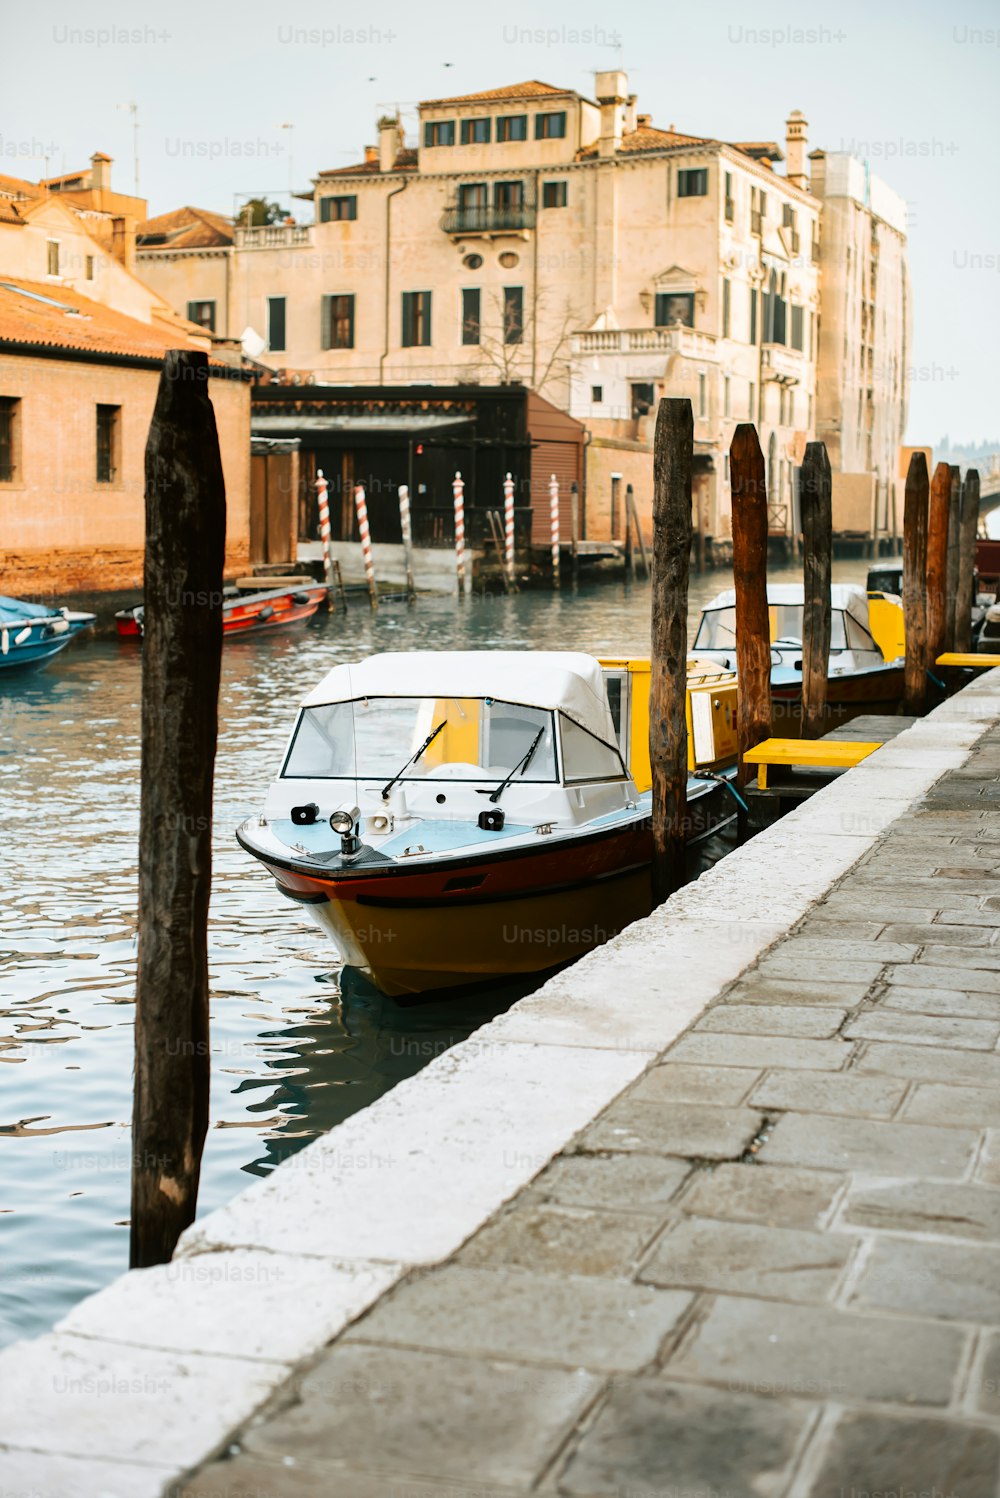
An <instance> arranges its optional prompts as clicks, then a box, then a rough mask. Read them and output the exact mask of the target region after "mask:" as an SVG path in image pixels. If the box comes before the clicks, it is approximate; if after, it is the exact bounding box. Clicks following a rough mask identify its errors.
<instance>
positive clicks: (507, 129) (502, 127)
mask: <svg viewBox="0 0 1000 1498" xmlns="http://www.w3.org/2000/svg"><path fill="white" fill-rule="evenodd" d="M527 139H528V116H527V115H526V114H501V115H498V117H497V140H498V141H505V140H527Z"/></svg>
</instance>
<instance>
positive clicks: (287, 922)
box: [0, 564, 860, 1342]
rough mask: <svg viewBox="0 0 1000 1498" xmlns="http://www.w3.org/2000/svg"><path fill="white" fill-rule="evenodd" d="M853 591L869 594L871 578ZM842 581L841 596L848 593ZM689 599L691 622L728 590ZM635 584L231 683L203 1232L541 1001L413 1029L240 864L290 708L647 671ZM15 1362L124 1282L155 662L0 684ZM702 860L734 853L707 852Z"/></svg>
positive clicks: (6, 1208) (6, 1309)
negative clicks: (460, 1048)
mask: <svg viewBox="0 0 1000 1498" xmlns="http://www.w3.org/2000/svg"><path fill="white" fill-rule="evenodd" d="M848 565H849V564H841V575H842V576H843V579H844V580H847V578H849V577H850V576H856V575H857V574H858V572H859V570H860V569H859V566H858V564H855V567H854V569H853V571H849V572H847V573H846V574H845V573H844V572H843V569H844V567H845V566H848ZM835 575H836V574H835ZM724 582H725V579H724V578H722V577H721V576H720V575H715V576H714V577H712V578H709V579H703V580H701V582H700V583H699V584H698V585H697V586H696V587H695V588H694V589H693V593H692V613H693V615H696V613H697V608H698V605H699V603H700V602H701V601H704V600H705V599H707V598H708V597H709V596H711V594H713V593H714V592H716V591H717V590H718V589H719V588H720V587H721V586H723V585H724ZM648 637H649V594H648V588H647V587H646V586H644V585H642V584H633V585H631V586H626V585H622V584H617V583H616V584H610V585H604V586H593V585H591V586H589V587H581V588H580V589H579V590H578V591H576V592H574V591H573V590H572V589H570V588H568V587H567V588H566V589H564V590H563V592H562V593H561V594H559V595H551V594H531V593H521V594H518V595H516V596H514V597H511V598H506V597H500V598H496V599H469V600H467V601H466V602H465V603H464V604H458V603H457V602H455V601H452V600H448V599H433V600H432V599H422V600H421V601H420V603H419V604H418V605H417V607H415V608H413V609H407V608H406V607H405V605H393V606H387V607H384V608H382V609H380V610H379V612H378V614H377V615H376V616H374V617H373V616H372V615H371V614H370V611H369V609H368V607H367V604H366V603H365V602H363V601H362V600H352V607H351V610H350V612H349V614H348V615H347V616H346V618H344V617H342V616H330V617H322V618H319V619H317V620H316V621H314V623H313V624H311V625H310V626H308V627H306V628H301V629H298V630H290V631H288V632H287V633H284V634H278V635H275V636H273V637H272V638H270V639H268V638H260V639H256V640H253V639H247V640H239V641H232V642H228V643H227V645H226V649H225V653H224V659H223V682H222V693H221V701H220V740H219V756H218V765H217V774H216V801H215V817H214V826H215V839H214V848H215V852H214V858H215V877H214V888H213V896H212V908H211V929H210V953H209V958H210V973H211V982H212V1020H211V1036H212V1040H211V1045H212V1100H211V1126H210V1130H209V1136H208V1141H207V1145H206V1150H205V1158H204V1165H203V1172H202V1187H201V1194H200V1201H199V1210H200V1211H201V1212H206V1211H209V1210H211V1209H212V1208H214V1207H216V1206H218V1205H220V1204H221V1203H222V1202H225V1201H226V1200H228V1199H229V1198H230V1197H231V1196H232V1195H233V1194H234V1193H235V1192H236V1191H238V1190H239V1189H240V1188H241V1186H242V1185H243V1184H246V1181H247V1178H248V1176H250V1177H252V1176H257V1175H262V1174H265V1173H266V1172H267V1171H269V1170H271V1169H272V1168H273V1167H274V1166H275V1165H276V1164H278V1163H279V1162H280V1161H281V1160H283V1159H285V1158H286V1157H287V1156H288V1155H289V1154H291V1153H293V1152H294V1151H295V1150H296V1149H299V1148H301V1147H302V1145H303V1144H304V1143H305V1142H306V1141H307V1140H308V1139H310V1138H311V1137H313V1136H314V1135H315V1134H316V1133H318V1132H321V1131H323V1130H326V1129H328V1128H330V1127H332V1126H333V1125H334V1124H336V1123H339V1122H340V1121H341V1120H342V1119H344V1118H346V1117H347V1116H348V1115H349V1114H351V1113H353V1112H355V1111H356V1110H357V1109H359V1108H362V1107H364V1106H366V1105H367V1104H368V1103H370V1102H372V1101H374V1099H375V1098H377V1097H379V1096H380V1095H381V1094H382V1093H384V1092H386V1091H387V1090H388V1089H389V1088H391V1087H392V1086H394V1085H395V1083H396V1082H398V1081H399V1080H400V1079H401V1078H403V1077H406V1076H409V1075H411V1074H413V1073H414V1072H416V1071H418V1070H419V1069H420V1067H422V1066H424V1065H426V1063H427V1062H428V1061H430V1060H432V1059H433V1057H434V1056H435V1055H438V1054H440V1052H441V1051H442V1050H445V1049H447V1048H448V1047H449V1046H450V1045H453V1044H455V1043H456V1042H457V1041H458V1040H460V1039H462V1038H463V1037H464V1036H466V1035H468V1034H469V1033H471V1031H472V1030H474V1029H475V1028H476V1027H477V1026H478V1025H480V1024H482V1023H483V1022H484V1021H485V1020H487V1019H489V1018H490V1017H491V1016H492V1015H493V1014H495V1013H498V1012H499V1011H501V1010H502V1009H504V1008H505V1007H507V1005H509V1004H510V1003H511V1002H513V1000H514V999H515V998H517V997H519V996H520V994H522V993H523V992H526V991H530V989H531V988H533V987H534V986H536V985H535V981H534V980H528V981H527V982H525V983H522V984H520V985H519V986H515V985H510V984H508V985H500V986H497V987H492V988H486V989H483V990H480V991H477V992H474V993H461V994H452V995H451V996H449V997H448V998H447V999H439V1000H433V1001H430V1002H427V1003H422V1004H418V1005H412V1006H406V1007H401V1006H400V1005H399V1004H398V1003H395V1002H393V1001H392V1000H390V999H386V998H383V997H382V996H381V995H379V994H377V993H376V992H375V991H374V990H373V989H371V988H370V987H369V986H368V985H367V984H365V983H364V981H363V980H362V979H360V978H357V977H355V976H352V975H347V976H346V977H344V978H343V981H342V975H341V974H340V973H339V972H338V971H336V970H335V969H334V968H333V966H332V964H333V961H334V954H333V952H332V950H331V949H330V948H329V947H328V946H326V945H325V944H324V942H323V940H322V939H321V937H320V936H319V934H318V933H317V931H316V928H315V927H314V926H313V925H312V923H311V922H309V920H308V917H306V916H304V915H303V913H302V912H301V911H300V910H299V908H298V907H296V906H294V905H290V904H289V902H287V901H285V900H282V899H281V898H280V896H278V894H277V893H276V891H275V890H274V888H273V885H272V884H271V882H270V880H269V879H268V877H267V875H266V874H265V873H264V872H263V871H262V870H261V869H260V867H259V866H258V865H257V864H256V863H254V862H253V861H252V860H251V859H249V858H248V857H246V856H245V855H243V854H242V853H241V852H240V850H239V849H238V847H237V846H236V843H235V840H234V837H233V829H234V828H235V827H236V825H237V824H238V823H239V822H240V821H242V820H243V819H244V818H245V817H246V816H247V815H249V814H250V813H251V812H252V811H254V810H255V809H256V807H257V805H258V803H259V800H260V797H261V795H262V793H263V790H264V787H265V785H266V783H267V781H268V779H269V778H270V777H271V775H272V774H273V773H274V769H275V766H276V764H277V763H278V761H279V758H280V755H281V753H282V750H283V748H284V745H285V742H286V740H287V737H288V731H289V728H290V724H291V716H292V712H293V710H294V707H295V705H296V704H297V702H298V701H299V699H300V698H301V697H302V696H303V695H304V694H305V692H306V691H307V690H308V689H309V688H310V687H312V686H313V685H314V684H315V682H316V681H317V680H318V679H319V677H320V676H321V675H322V674H323V673H324V672H325V671H327V670H329V669H330V667H331V666H333V665H336V664H338V663H339V662H341V661H346V660H353V659H357V658H358V656H360V655H364V654H367V653H369V652H370V651H373V650H389V649H395V650H411V649H417V648H428V647H431V648H436V649H456V648H470V647H471V648H494V647H495V648H515V649H516V648H518V647H523V648H525V649H529V648H560V649H567V648H569V649H582V650H588V651H593V652H595V653H600V652H606V653H616V654H617V653H621V652H625V651H631V652H633V653H645V652H646V651H647V650H648ZM0 729H2V732H0V831H2V834H3V838H4V845H5V855H6V856H5V859H4V869H3V875H2V877H3V880H4V899H3V901H2V902H0V1266H2V1272H0V1342H3V1341H9V1340H11V1339H12V1338H14V1337H17V1336H23V1335H29V1334H33V1333H36V1332H39V1331H41V1330H44V1329H45V1328H47V1327H49V1326H50V1325H51V1324H52V1322H53V1321H54V1320H55V1319H56V1318H57V1317H58V1316H60V1315H62V1314H64V1313H65V1312H66V1311H67V1310H68V1309H69V1307H70V1306H71V1305H72V1304H73V1303H74V1302H75V1301H76V1300H78V1299H79V1298H80V1297H81V1296H82V1295H84V1294H86V1293H88V1292H89V1291H91V1290H93V1289H96V1288H98V1287H99V1286H100V1285H102V1284H104V1283H106V1282H107V1281H108V1280H110V1279H111V1278H113V1277H114V1276H115V1275H116V1274H118V1273H120V1272H121V1270H122V1269H123V1268H124V1267H125V1265H126V1262H127V1248H128V1245H127V1237H128V1234H127V1219H128V1211H129V1168H130V1145H129V1118H130V1110H131V1089H132V1007H131V1006H132V999H133V988H134V981H135V947H136V933H135V902H136V885H137V873H136V837H137V830H138V814H139V784H138V776H139V653H138V650H137V648H136V647H135V646H134V645H132V644H127V643H124V642H119V641H117V640H114V639H96V640H89V641H86V640H85V641H81V642H79V643H77V644H75V645H73V646H71V647H70V648H69V649H68V650H67V651H66V652H65V653H64V654H62V655H60V656H59V657H58V659H57V660H56V662H54V663H53V665H52V666H51V667H49V669H48V670H46V671H43V672H38V673H35V674H30V675H26V676H19V677H14V676H8V677H6V678H3V679H0ZM707 851H708V856H712V855H713V854H716V853H717V852H718V848H717V847H714V848H710V849H708V850H707Z"/></svg>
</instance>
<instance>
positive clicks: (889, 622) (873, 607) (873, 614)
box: [868, 593, 906, 661]
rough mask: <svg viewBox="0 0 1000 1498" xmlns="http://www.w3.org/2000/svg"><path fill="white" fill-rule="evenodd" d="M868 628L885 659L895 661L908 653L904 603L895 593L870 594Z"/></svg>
mask: <svg viewBox="0 0 1000 1498" xmlns="http://www.w3.org/2000/svg"><path fill="white" fill-rule="evenodd" d="M868 629H869V631H870V633H871V637H872V639H873V640H874V641H875V644H876V645H877V646H878V648H879V650H881V652H882V658H883V660H887V661H895V660H898V659H899V657H900V656H901V655H905V654H906V634H905V631H904V629H903V605H902V602H901V600H900V599H898V598H897V597H896V596H895V594H894V593H869V594H868Z"/></svg>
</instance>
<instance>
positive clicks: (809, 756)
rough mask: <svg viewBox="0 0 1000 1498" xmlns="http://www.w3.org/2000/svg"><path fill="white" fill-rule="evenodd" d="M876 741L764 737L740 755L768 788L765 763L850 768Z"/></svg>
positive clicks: (878, 746) (875, 746)
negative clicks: (756, 768) (852, 741)
mask: <svg viewBox="0 0 1000 1498" xmlns="http://www.w3.org/2000/svg"><path fill="white" fill-rule="evenodd" d="M881 747H882V744H881V741H880V742H879V743H877V744H855V743H851V742H850V741H849V740H845V739H764V740H763V742H762V743H760V744H758V745H757V746H756V747H755V748H753V749H748V750H747V752H746V754H745V755H744V756H743V758H744V760H745V762H746V763H747V764H748V765H757V766H758V770H757V785H758V788H759V789H760V790H762V791H766V790H767V767H768V765H775V766H777V765H805V766H808V767H809V768H810V769H822V770H850V769H851V768H852V766H854V765H857V764H860V763H861V761H862V760H863V759H867V758H868V756H869V754H874V752H875V750H876V749H881Z"/></svg>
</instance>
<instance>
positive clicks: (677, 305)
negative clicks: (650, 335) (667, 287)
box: [654, 291, 694, 328]
mask: <svg viewBox="0 0 1000 1498" xmlns="http://www.w3.org/2000/svg"><path fill="white" fill-rule="evenodd" d="M654 316H655V318H656V326H657V327H658V328H672V327H673V326H674V324H675V323H680V324H681V325H682V327H685V328H693V327H694V292H693V291H681V292H678V291H658V292H657V293H656V306H655V310H654Z"/></svg>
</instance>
